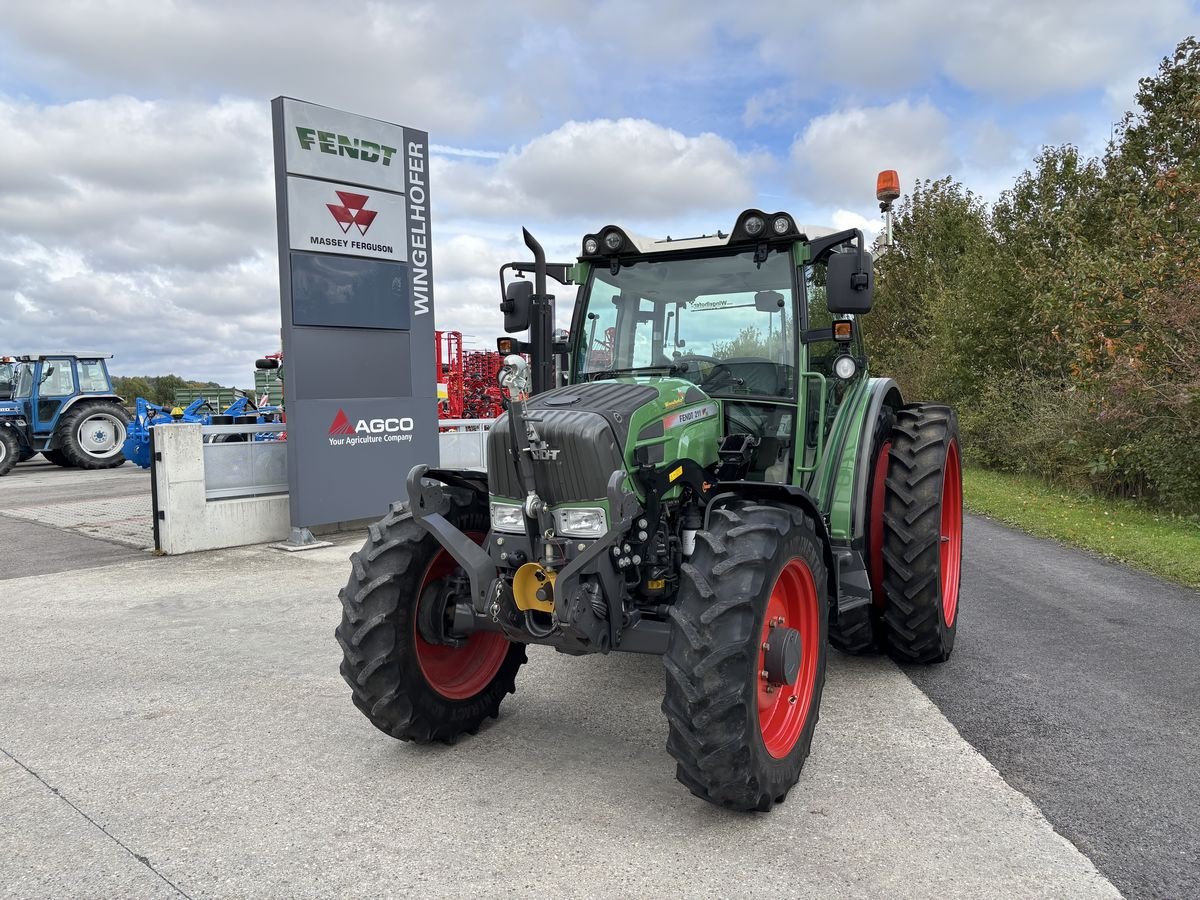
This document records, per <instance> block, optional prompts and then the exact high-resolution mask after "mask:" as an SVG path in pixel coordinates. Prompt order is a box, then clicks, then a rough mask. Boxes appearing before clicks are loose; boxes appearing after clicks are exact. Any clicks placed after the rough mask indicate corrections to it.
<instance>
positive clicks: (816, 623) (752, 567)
mask: <svg viewBox="0 0 1200 900" xmlns="http://www.w3.org/2000/svg"><path fill="white" fill-rule="evenodd" d="M696 537H697V541H696V550H695V552H694V553H693V554H692V556H691V557H690V559H689V560H688V561H687V562H685V563H684V564H683V567H682V573H681V579H680V588H679V594H678V599H677V600H676V602H675V604H674V605H673V606H672V607H671V612H670V616H671V636H670V642H669V645H668V648H667V654H666V656H665V657H664V659H663V662H664V666H665V668H666V675H667V690H666V697H665V699H664V700H663V712H664V713H666V716H667V722H668V724H669V726H670V733H669V736H668V738H667V750H668V751H669V752H670V753H671V755H672V756H674V757H675V760H676V762H677V763H678V765H677V767H676V777H677V778H678V779H679V780H680V781H681V782H682V783H683V784H684V785H685V786H687V788H688V789H689V790H690V791H691V792H692V793H693V794H695V795H696V796H698V797H701V798H703V799H705V800H708V801H709V802H711V803H715V804H718V805H720V806H726V807H730V808H733V809H740V810H759V811H763V812H765V811H766V810H768V809H770V808H771V806H772V805H773V804H775V803H780V802H782V801H783V800H784V798H785V797H786V796H787V793H788V791H789V790H791V788H792V787H793V786H794V785H795V784H796V781H797V780H798V779H799V777H800V770H801V769H802V768H803V766H804V761H805V760H806V759H807V758H808V753H809V749H810V747H811V745H812V737H813V731H814V730H815V729H816V726H817V719H818V717H819V714H820V708H821V692H822V689H823V688H824V685H825V659H826V652H827V651H826V645H827V640H828V637H827V634H826V631H827V627H828V615H829V595H828V582H827V575H826V568H825V562H824V556H823V554H822V550H821V542H820V538H819V537H818V536H817V532H816V528H815V526H814V524H813V522H812V521H811V520H810V519H809V518H808V517H807V516H805V515H804V513H802V512H801V511H800V510H797V509H793V508H783V507H774V506H764V505H757V504H752V503H742V504H737V505H731V506H730V507H727V508H724V509H715V510H713V512H712V515H711V518H710V528H709V530H706V531H700V532H698V533H697V535H696Z"/></svg>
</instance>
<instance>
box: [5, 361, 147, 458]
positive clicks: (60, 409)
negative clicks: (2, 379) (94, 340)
mask: <svg viewBox="0 0 1200 900" xmlns="http://www.w3.org/2000/svg"><path fill="white" fill-rule="evenodd" d="M110 358H111V354H101V353H87V354H76V353H43V354H27V355H23V356H17V357H15V358H14V359H13V360H12V361H11V363H9V365H10V366H11V376H10V378H11V382H10V383H11V394H10V397H9V399H8V400H7V402H4V403H3V404H0V443H4V444H5V449H6V451H9V452H6V453H5V455H4V458H5V459H8V460H10V461H11V459H12V458H14V455H15V457H16V458H18V459H20V460H22V461H23V460H25V459H29V458H30V457H32V456H34V455H35V454H37V453H41V454H42V455H43V456H45V457H46V458H47V459H49V460H50V461H51V462H55V463H56V464H58V465H62V466H69V467H77V468H84V469H98V468H110V467H112V466H119V465H121V464H122V463H123V462H125V457H124V456H123V455H122V454H121V445H122V443H123V442H124V440H125V436H126V430H127V426H128V423H129V414H128V413H127V412H126V411H125V409H124V407H123V406H122V402H123V401H122V399H121V398H120V397H119V396H117V395H116V394H115V393H113V388H112V380H111V379H110V378H109V374H108V366H107V365H106V364H105V360H106V359H110ZM2 391H3V389H2V388H0V395H2ZM3 465H4V463H3V460H0V474H3V472H4V471H7V469H4V468H3ZM9 467H10V468H11V465H10V466H9Z"/></svg>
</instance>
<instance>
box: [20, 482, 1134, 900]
mask: <svg viewBox="0 0 1200 900" xmlns="http://www.w3.org/2000/svg"><path fill="white" fill-rule="evenodd" d="M118 471H119V470H118ZM355 543H357V542H355ZM352 548H353V544H349V545H347V544H342V545H339V546H334V547H330V548H326V549H323V550H316V551H311V552H307V553H297V554H284V553H279V552H276V551H272V550H269V549H266V548H245V549H239V550H231V551H219V552H214V553H205V554H197V555H193V556H188V557H176V558H163V559H160V558H153V557H149V556H146V555H142V556H138V557H136V558H133V559H125V560H122V561H120V562H117V563H115V564H113V565H108V566H100V567H95V568H91V569H89V570H86V571H63V572H58V573H51V574H41V575H38V576H36V577H32V576H31V577H26V578H11V579H9V580H7V581H4V582H0V614H3V617H4V621H5V623H6V627H5V628H4V629H2V630H0V748H3V751H4V753H3V754H0V895H4V896H20V897H61V896H64V895H71V896H123V897H125V896H130V897H158V896H170V895H178V894H184V895H186V896H190V897H233V896H237V897H260V896H261V897H267V896H295V897H309V896H312V897H316V896H322V897H327V896H400V895H407V894H412V895H424V896H451V895H453V896H462V895H474V896H485V895H496V894H501V893H505V894H508V893H512V894H517V895H528V896H534V895H554V896H630V895H637V896H683V895H686V896H722V897H741V896H823V897H829V896H887V897H924V896H929V895H932V894H942V895H953V896H959V897H994V896H1022V897H1112V896H1117V893H1116V891H1115V889H1114V888H1113V886H1112V885H1111V884H1110V883H1109V882H1108V881H1107V880H1105V878H1104V877H1103V876H1102V875H1100V874H1099V872H1098V871H1097V870H1096V868H1095V867H1094V866H1093V865H1092V864H1091V863H1090V862H1089V861H1088V860H1087V859H1086V858H1085V857H1084V856H1083V855H1082V854H1081V853H1080V852H1079V851H1078V850H1077V849H1076V848H1075V847H1074V846H1073V845H1072V844H1071V843H1070V842H1068V841H1067V840H1066V839H1064V838H1063V837H1061V836H1060V835H1059V834H1057V833H1056V832H1055V831H1054V829H1053V828H1052V827H1051V826H1050V825H1049V823H1048V822H1047V821H1046V819H1045V818H1044V817H1043V816H1042V815H1041V814H1040V813H1039V811H1038V810H1037V808H1036V807H1035V806H1034V805H1033V803H1031V802H1030V801H1029V800H1028V799H1027V798H1026V797H1024V796H1023V795H1022V794H1020V793H1019V792H1018V791H1016V790H1014V789H1013V788H1012V787H1010V786H1009V785H1008V784H1007V783H1006V782H1005V781H1004V779H1003V778H1002V777H1000V775H999V773H998V772H997V771H996V769H995V768H994V767H993V766H992V765H991V764H990V763H989V762H988V761H987V760H986V759H984V758H983V757H982V756H981V755H980V754H979V753H978V752H976V751H975V750H974V749H973V748H972V747H971V746H970V745H969V744H968V743H967V742H966V741H964V740H963V739H962V737H961V736H960V735H959V734H958V732H957V731H956V730H955V728H954V727H953V726H952V725H951V724H950V723H949V722H948V721H947V719H946V718H945V717H944V716H943V715H942V713H941V712H939V710H938V709H937V708H936V707H935V706H934V705H933V704H932V703H931V702H930V701H929V700H928V699H927V698H926V697H925V696H924V694H922V693H921V691H919V690H918V689H917V688H916V687H915V686H914V685H913V683H912V682H911V681H910V680H909V679H908V678H907V677H905V675H904V674H903V673H901V672H900V671H899V670H898V669H896V668H895V667H894V666H893V665H892V664H891V663H889V662H886V661H884V660H878V659H876V660H865V661H863V660H847V659H844V658H842V657H840V656H838V655H837V654H836V653H834V654H831V665H830V672H829V683H828V686H827V689H826V694H825V701H824V704H823V707H822V721H821V723H820V725H819V727H818V731H817V736H816V740H815V743H814V751H813V756H812V758H811V759H810V761H809V763H808V766H807V767H806V769H805V773H804V775H803V777H802V779H801V782H800V784H799V785H798V786H797V787H796V789H794V790H793V791H792V793H791V794H790V795H789V799H788V801H787V803H785V804H784V805H783V806H782V807H779V808H778V809H776V810H775V811H774V812H772V813H770V814H768V815H742V814H732V813H729V812H726V811H723V810H719V809H716V808H713V807H711V806H709V805H707V804H705V803H703V802H701V801H699V800H696V799H695V798H693V797H692V796H691V795H690V794H688V793H687V791H686V790H685V789H684V788H683V787H682V786H681V785H679V784H678V783H677V782H676V781H675V779H674V774H673V765H672V762H671V760H670V758H669V756H668V755H667V753H666V751H665V749H664V746H663V745H664V741H665V737H666V725H665V722H664V721H663V718H662V714H661V712H660V711H659V703H660V701H661V692H662V687H663V677H662V673H661V663H660V661H659V660H657V659H655V658H643V657H631V656H623V655H615V656H612V657H607V658H599V657H597V658H583V659H570V658H565V657H560V656H557V655H555V654H554V653H553V652H547V651H544V650H543V649H542V648H531V653H530V657H531V661H530V663H529V665H528V666H527V667H526V668H525V669H524V670H523V671H522V673H521V675H520V676H519V678H518V681H517V687H518V691H517V694H516V695H514V696H513V697H510V698H509V699H508V700H507V701H506V702H505V704H504V706H503V707H502V710H501V718H500V719H499V720H498V721H497V722H495V723H491V726H490V727H488V728H485V729H484V730H483V731H482V732H481V733H480V734H479V735H478V736H476V737H474V738H468V739H464V740H463V741H461V742H460V743H459V744H458V745H457V746H455V747H449V748H447V747H440V746H439V747H416V746H412V745H407V744H401V743H398V742H395V741H393V740H391V739H390V738H388V737H386V736H384V735H383V734H381V733H379V732H378V731H376V730H375V729H374V728H372V727H371V726H370V725H369V724H368V723H367V721H366V720H365V719H364V718H363V717H362V716H361V715H360V714H359V713H358V712H357V711H356V710H355V709H354V708H353V707H352V705H351V704H350V700H349V692H348V689H347V688H346V687H345V685H344V684H343V683H342V681H341V679H340V677H339V676H338V674H337V666H338V662H339V650H338V647H337V644H336V642H335V641H334V639H333V635H332V631H333V627H334V625H335V624H336V622H337V618H338V615H339V607H338V603H337V600H336V593H337V589H338V587H339V586H340V585H341V584H342V583H343V582H344V580H345V577H346V574H347V563H346V557H347V554H348V553H349V551H350V549H352ZM968 576H970V571H968ZM967 590H968V592H970V591H973V590H974V585H973V584H972V583H971V582H970V577H968V584H967ZM960 652H961V651H960Z"/></svg>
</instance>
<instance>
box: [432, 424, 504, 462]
mask: <svg viewBox="0 0 1200 900" xmlns="http://www.w3.org/2000/svg"><path fill="white" fill-rule="evenodd" d="M495 421H496V420H495V419H440V420H438V432H439V433H438V445H439V450H440V452H441V465H442V466H443V467H444V468H447V469H479V470H481V471H482V470H484V469H486V468H487V433H488V429H489V428H491V427H492V423H493V422H495Z"/></svg>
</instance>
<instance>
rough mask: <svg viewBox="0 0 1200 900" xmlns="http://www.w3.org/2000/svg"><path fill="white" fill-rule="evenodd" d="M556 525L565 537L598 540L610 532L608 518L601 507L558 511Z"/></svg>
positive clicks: (555, 514)
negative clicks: (597, 538)
mask: <svg viewBox="0 0 1200 900" xmlns="http://www.w3.org/2000/svg"><path fill="white" fill-rule="evenodd" d="M554 524H555V525H556V526H557V527H558V533H559V534H561V535H563V536H565V537H582V538H596V537H600V535H602V534H604V532H606V531H608V517H607V516H606V515H605V514H604V510H602V509H600V508H599V507H591V506H587V507H579V508H577V509H556V510H555V511H554Z"/></svg>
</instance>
